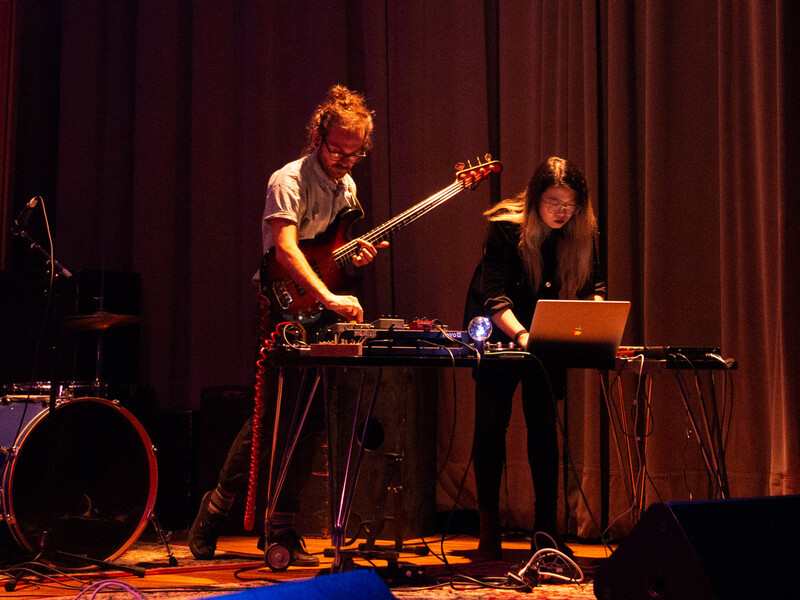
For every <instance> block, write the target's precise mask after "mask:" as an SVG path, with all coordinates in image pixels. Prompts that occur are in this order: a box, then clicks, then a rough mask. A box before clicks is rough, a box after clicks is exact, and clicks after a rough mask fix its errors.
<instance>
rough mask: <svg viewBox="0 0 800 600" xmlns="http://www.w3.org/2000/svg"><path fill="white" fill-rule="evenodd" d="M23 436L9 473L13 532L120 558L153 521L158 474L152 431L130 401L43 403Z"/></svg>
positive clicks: (42, 544)
mask: <svg viewBox="0 0 800 600" xmlns="http://www.w3.org/2000/svg"><path fill="white" fill-rule="evenodd" d="M31 425H32V426H30V427H28V428H27V429H26V430H25V431H24V432H23V435H22V436H21V441H19V442H18V444H17V446H18V452H17V455H16V457H15V458H14V460H13V463H12V465H11V468H12V469H13V471H12V472H11V473H10V477H9V476H8V475H9V474H8V473H7V474H6V486H7V489H6V490H5V493H6V494H7V495H8V497H7V509H10V511H9V512H10V513H11V514H12V515H13V517H14V525H13V532H14V535H15V537H16V538H17V539H18V541H19V542H20V543H21V544H22V545H23V546H25V547H26V548H28V549H29V550H32V551H35V552H38V551H39V550H43V552H44V557H46V559H47V560H50V562H53V563H56V564H64V565H68V566H86V564H85V563H80V562H75V563H73V562H71V560H70V559H68V558H65V559H62V558H61V557H60V556H59V554H58V552H59V551H60V552H65V553H68V554H76V555H84V556H87V557H90V558H94V559H98V560H111V559H113V558H116V557H117V556H119V555H120V554H122V552H124V551H125V550H126V549H127V547H128V546H129V545H130V544H131V543H133V542H134V541H135V540H136V539H137V538H138V536H139V535H140V534H141V532H142V530H143V529H144V527H145V526H146V524H147V520H148V519H149V518H150V515H151V512H152V509H153V505H154V504H155V496H156V489H157V487H158V476H157V468H156V461H155V455H154V452H153V448H152V444H151V442H150V439H149V438H148V436H147V434H146V432H145V431H144V429H143V428H142V426H141V424H139V422H138V421H136V419H134V418H133V416H132V415H131V414H130V413H128V412H127V411H126V410H124V409H123V408H121V407H119V406H117V405H116V404H114V403H113V402H109V401H108V400H102V399H100V398H78V399H76V400H72V401H70V402H66V403H64V404H62V405H60V406H58V407H57V408H56V409H55V410H54V411H53V412H49V411H47V410H45V411H43V412H42V414H41V417H40V418H38V419H37V420H36V421H35V422H32V424H31Z"/></svg>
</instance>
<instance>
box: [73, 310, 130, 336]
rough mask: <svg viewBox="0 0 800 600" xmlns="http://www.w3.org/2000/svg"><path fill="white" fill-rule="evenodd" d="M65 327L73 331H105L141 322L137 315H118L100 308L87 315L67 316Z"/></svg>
mask: <svg viewBox="0 0 800 600" xmlns="http://www.w3.org/2000/svg"><path fill="white" fill-rule="evenodd" d="M66 321H67V322H66V325H65V327H66V328H67V329H70V330H72V331H105V330H106V329H110V328H112V327H119V326H121V325H132V324H134V323H138V322H139V317H137V316H136V315H117V314H114V313H110V312H108V311H105V310H98V311H95V312H93V313H89V314H87V315H76V316H74V317H67V320H66Z"/></svg>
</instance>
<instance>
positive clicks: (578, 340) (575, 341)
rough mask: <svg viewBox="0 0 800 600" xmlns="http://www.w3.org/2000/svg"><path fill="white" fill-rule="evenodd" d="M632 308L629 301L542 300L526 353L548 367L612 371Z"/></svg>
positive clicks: (532, 325) (537, 305)
mask: <svg viewBox="0 0 800 600" xmlns="http://www.w3.org/2000/svg"><path fill="white" fill-rule="evenodd" d="M630 308H631V303H630V302H628V301H612V300H606V301H604V302H596V301H594V300H539V302H537V304H536V311H535V312H534V314H533V321H532V322H531V326H530V329H528V331H529V332H530V336H529V338H528V347H527V350H528V352H530V353H531V354H533V355H534V356H536V357H537V358H539V359H540V360H542V361H543V362H545V363H546V364H548V365H553V366H561V367H567V368H582V369H611V368H613V367H614V360H615V359H616V356H617V350H619V345H620V342H621V341H622V334H623V332H624V331H625V323H627V321H628V312H629V311H630Z"/></svg>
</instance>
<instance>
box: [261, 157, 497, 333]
mask: <svg viewBox="0 0 800 600" xmlns="http://www.w3.org/2000/svg"><path fill="white" fill-rule="evenodd" d="M455 169H456V178H455V181H454V182H453V183H451V184H450V185H449V186H447V187H446V188H444V189H443V190H441V191H440V192H437V193H436V194H434V195H433V196H430V197H429V198H427V199H425V200H423V201H422V202H420V203H419V204H415V205H414V206H412V207H411V208H409V209H407V210H405V211H403V212H402V213H400V214H399V215H397V216H396V217H394V218H392V219H390V220H389V221H387V222H386V223H384V224H383V225H381V226H379V227H376V228H375V229H373V230H372V231H370V232H368V233H366V234H364V235H362V236H360V238H361V239H363V240H366V241H368V242H370V243H371V244H378V243H379V242H381V241H384V240H387V239H388V238H389V236H390V235H391V234H392V233H393V232H395V231H398V230H399V229H402V228H403V227H405V226H406V225H409V224H411V223H413V222H414V221H416V220H417V219H418V218H420V217H421V216H422V215H424V214H426V213H428V212H429V211H431V210H433V209H434V208H436V207H437V206H439V205H440V204H443V203H444V202H445V201H447V200H449V199H450V198H452V197H453V196H455V195H456V194H458V193H459V192H461V191H462V190H464V189H471V190H472V189H475V188H476V187H477V185H478V184H479V183H480V182H481V181H483V180H484V179H486V178H487V177H488V176H489V175H491V174H492V173H500V172H501V171H502V170H503V165H502V164H501V163H500V161H498V160H492V157H491V155H489V154H487V155H486V156H485V157H484V160H483V162H481V163H480V164H478V165H475V166H472V165H471V164H469V163H467V164H464V163H458V164H457V165H456V166H455ZM363 216H364V213H363V212H362V211H361V210H360V209H355V208H348V209H345V210H344V211H342V212H341V213H340V214H339V215H338V216H337V217H336V219H335V220H334V221H333V223H331V225H330V226H329V227H328V228H327V229H326V230H325V231H324V232H323V233H321V234H320V235H318V236H317V237H315V238H314V239H312V240H303V241H301V242H299V243H298V247H299V248H300V250H301V251H302V252H303V255H304V256H305V257H306V260H308V263H309V264H310V265H311V268H312V269H314V272H315V273H316V274H317V275H318V276H319V278H320V279H321V280H322V281H323V282H324V283H325V285H327V286H328V289H330V290H331V291H332V292H334V293H342V292H343V291H345V290H351V289H353V288H354V287H355V286H356V285H357V283H358V281H359V279H358V278H357V277H354V276H352V275H350V274H348V273H347V272H346V269H345V268H346V267H347V266H348V265H349V264H351V262H352V259H353V256H355V255H356V254H358V252H359V251H360V250H361V246H360V244H359V243H358V242H356V241H348V239H349V238H348V235H347V234H348V231H349V229H350V227H351V226H352V225H353V223H354V222H355V221H357V220H358V219H360V218H361V217H363ZM260 275H261V293H262V294H263V295H264V296H266V297H267V299H268V300H269V303H270V311H271V312H272V313H273V315H274V316H275V317H276V318H279V319H281V320H284V321H295V322H299V323H313V322H315V321H316V320H317V319H319V317H320V315H321V314H322V310H323V306H322V304H320V303H319V302H318V301H317V299H316V298H314V296H312V295H311V294H309V293H308V292H307V291H306V290H304V289H303V288H302V287H301V286H299V285H297V284H296V283H295V282H294V281H292V279H291V278H290V277H289V276H288V275H287V273H286V271H285V270H284V268H283V267H282V266H281V265H280V263H278V261H277V259H276V258H275V249H274V248H271V249H270V250H268V251H267V253H266V254H265V255H264V258H263V259H262V260H261V268H260Z"/></svg>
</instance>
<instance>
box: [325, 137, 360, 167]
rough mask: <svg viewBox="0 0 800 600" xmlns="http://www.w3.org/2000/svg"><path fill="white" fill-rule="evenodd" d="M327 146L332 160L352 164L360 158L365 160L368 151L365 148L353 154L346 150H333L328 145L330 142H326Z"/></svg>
mask: <svg viewBox="0 0 800 600" xmlns="http://www.w3.org/2000/svg"><path fill="white" fill-rule="evenodd" d="M325 147H326V148H327V149H328V154H330V157H331V160H332V161H333V162H345V161H347V162H349V163H350V164H355V163H357V162H359V161H360V160H363V159H364V158H365V157H366V156H367V153H366V152H364V151H363V150H359V151H358V152H353V153H352V154H346V153H345V152H334V151H333V150H331V147H330V146H328V142H327V141H326V142H325Z"/></svg>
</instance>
